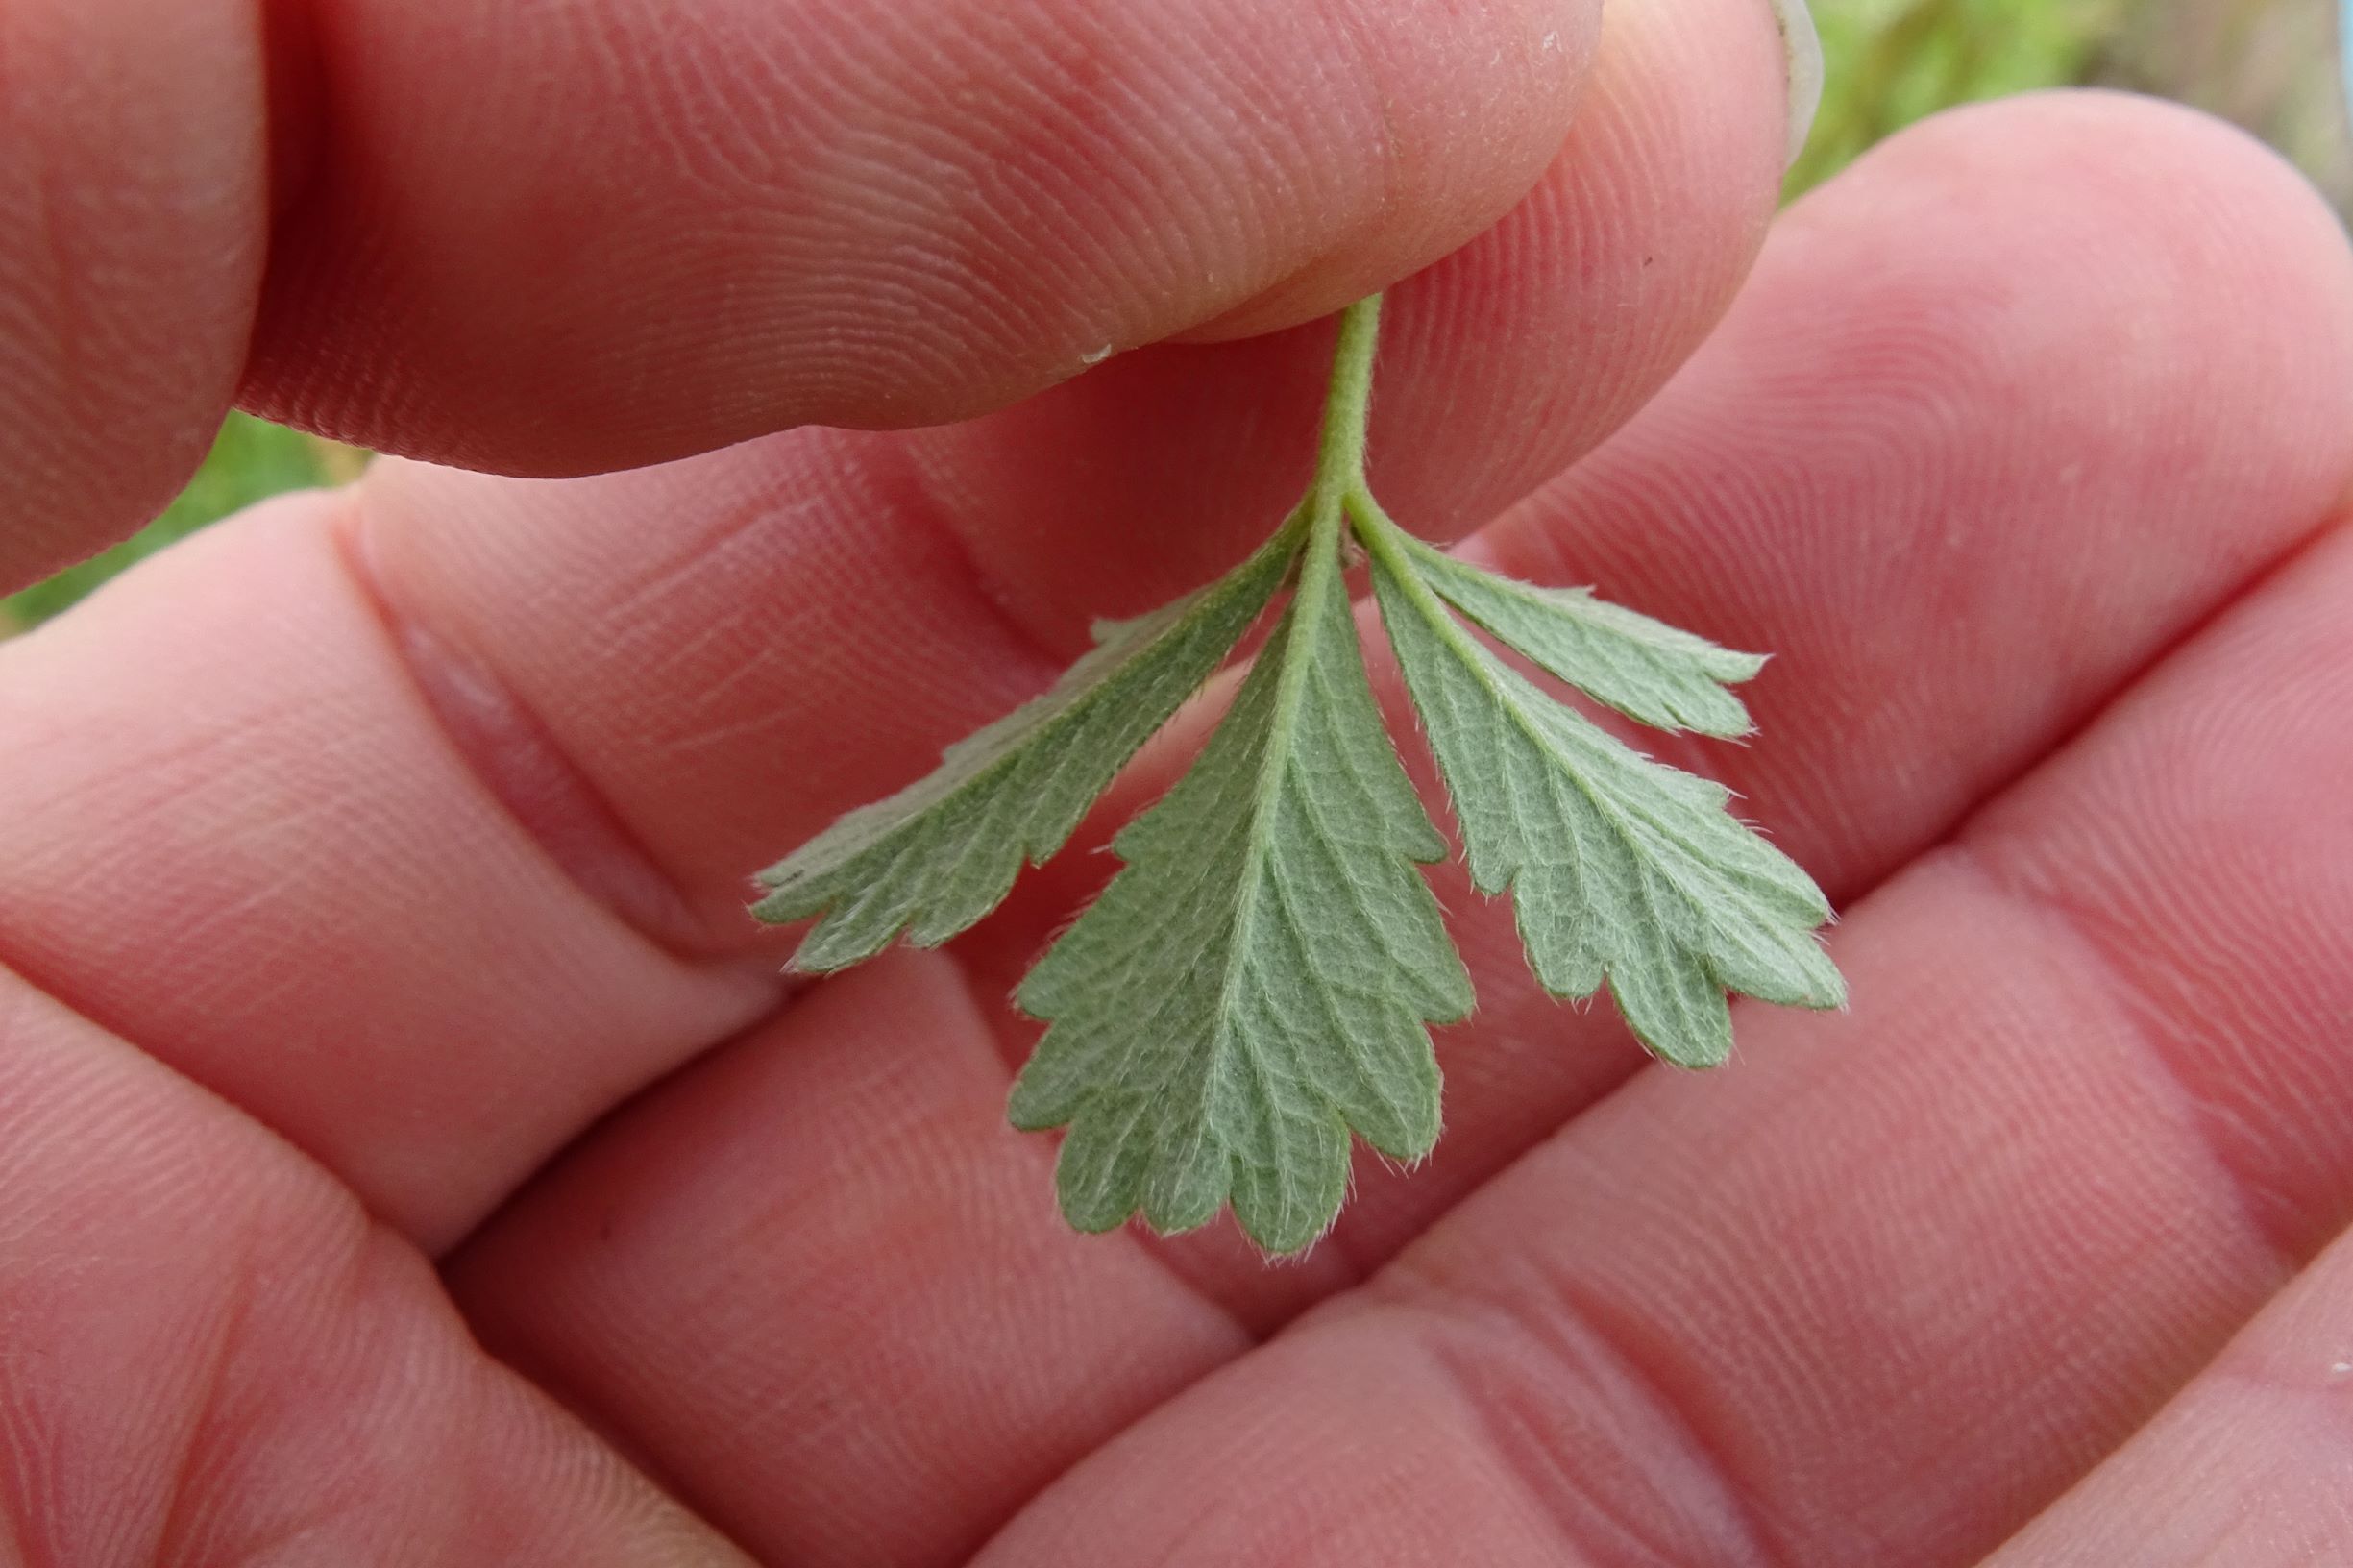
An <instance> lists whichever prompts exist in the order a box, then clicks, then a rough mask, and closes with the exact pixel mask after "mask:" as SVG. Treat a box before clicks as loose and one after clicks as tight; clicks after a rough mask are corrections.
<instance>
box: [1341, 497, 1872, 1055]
mask: <svg viewBox="0 0 2353 1568" xmlns="http://www.w3.org/2000/svg"><path fill="white" fill-rule="evenodd" d="M1354 518H1355V522H1356V530H1357V535H1358V537H1359V539H1360V541H1361V542H1362V544H1363V545H1364V548H1365V550H1366V552H1367V553H1368V554H1369V555H1370V556H1371V559H1372V569H1373V588H1374V594H1375V596H1376V597H1377V598H1378V600H1380V604H1381V616H1382V624H1383V625H1385V627H1386V628H1387V631H1388V636H1389V643H1390V646H1391V647H1392V648H1393V649H1395V650H1396V653H1397V659H1398V663H1399V665H1400V666H1401V667H1402V669H1403V670H1404V672H1405V676H1406V685H1407V688H1408V690H1409V692H1410V693H1411V694H1412V698H1413V705H1414V708H1415V710H1416V711H1417V712H1418V713H1419V714H1420V715H1421V719H1422V723H1423V724H1424V726H1425V727H1426V728H1427V730H1428V732H1429V736H1430V743H1431V748H1432V750H1433V751H1434V752H1435V753H1436V755H1437V760H1438V771H1439V772H1440V773H1441V774H1443V775H1444V777H1445V780H1446V787H1447V792H1448V794H1449V795H1451V796H1453V798H1454V805H1455V815H1456V819H1457V821H1458V823H1459V824H1460V827H1461V830H1462V838H1463V843H1464V845H1465V847H1466V848H1467V849H1468V851H1469V855H1470V867H1471V880H1472V882H1473V883H1474V885H1476V886H1477V887H1478V889H1479V891H1480V892H1482V893H1483V894H1487V895H1489V896H1495V895H1497V894H1502V893H1504V892H1505V891H1506V890H1507V889H1508V890H1509V892H1510V893H1511V896H1512V908H1513V914H1514V918H1515V919H1516V921H1517V923H1518V926H1519V931H1520V940H1521V942H1522V943H1523V944H1524V945H1525V946H1526V947H1527V949H1528V956H1529V961H1530V964H1531V966H1532V968H1534V970H1535V973H1536V978H1537V980H1538V981H1539V982H1540V983H1541V984H1542V985H1543V986H1544V988H1545V990H1547V991H1549V992H1553V993H1554V994H1556V995H1559V996H1567V997H1579V996H1588V995H1591V994H1592V993H1593V992H1595V991H1597V990H1599V989H1600V988H1601V986H1602V985H1603V984H1604V983H1605V982H1606V983H1607V984H1608V986H1609V990H1610V994H1611V996H1612V997H1613V998H1614V999H1615V1000H1616V1002H1617V1004H1618V1010H1619V1012H1620V1013H1621V1014H1622V1015H1623V1016H1624V1017H1625V1018H1626V1021H1627V1023H1628V1025H1629V1026H1630V1028H1631V1029H1632V1030H1633V1032H1634V1034H1635V1035H1636V1036H1637V1037H1638V1038H1639V1039H1640V1040H1641V1041H1642V1042H1643V1044H1644V1045H1646V1046H1648V1047H1649V1048H1650V1049H1651V1050H1652V1051H1654V1052H1655V1053H1656V1054H1658V1055H1659V1056H1661V1057H1664V1058H1665V1059H1666V1060H1668V1061H1670V1062H1673V1063H1675V1064H1677V1065H1679V1066H1691V1067H1699V1066H1716V1065H1718V1064H1720V1063H1722V1062H1723V1061H1724V1060H1725V1059H1726V1058H1727V1057H1728V1056H1729V1055H1730V1054H1731V1048H1732V1026H1731V1015H1730V1010H1729V1006H1728V1000H1727V997H1726V992H1728V991H1733V992H1743V993H1745V994H1748V995H1752V996H1756V997H1759V998H1761V999H1763V1000H1766V1001H1771V1002H1781V1003H1786V1004H1791V1005H1795V1006H1801V1007H1817V1008H1826V1007H1837V1006H1840V1005H1842V1004H1843V1003H1844V1002H1845V1000H1846V988H1845V985H1844V983H1843V982H1842V981H1841V980H1840V978H1839V975H1838V971H1837V969H1836V968H1834V967H1832V965H1831V963H1830V960H1829V957H1828V955H1827V954H1826V953H1825V952H1824V951H1823V950H1822V947H1821V944H1820V943H1818V942H1817V941H1816V940H1815V938H1814V931H1815V929H1816V927H1818V926H1820V925H1822V924H1823V923H1824V922H1825V921H1826V920H1827V919H1829V918H1830V909H1829V904H1828V902H1827V901H1826V899H1825V898H1824V897H1823V895H1822V893H1821V890H1819V889H1818V888H1816V887H1815V886H1814V883H1813V881H1812V879H1811V878H1809V877H1808V876H1807V875H1806V874H1805V872H1804V871H1802V870H1800V869H1799V868H1798V866H1797V865H1796V863H1794V862H1793V861H1791V860H1790V859H1789V858H1788V857H1787V856H1785V855H1783V854H1782V853H1781V852H1780V851H1779V850H1777V849H1776V848H1774V847H1773V846H1772V845H1769V844H1767V843H1766V842H1765V841H1764V840H1763V839H1762V838H1760V837H1758V836H1757V835H1756V834H1755V833H1754V832H1752V831H1751V830H1750V829H1749V828H1747V827H1746V826H1744V825H1743V824H1742V823H1741V822H1740V821H1738V820H1737V819H1735V818H1734V817H1732V816H1731V814H1730V813H1729V811H1728V809H1727V808H1728V804H1729V801H1730V796H1729V794H1728V792H1727V791H1726V790H1725V789H1724V788H1723V787H1722V786H1721V785H1718V784H1714V783H1711V782H1709V781H1708V780H1706V779H1703V778H1698V777H1695V776H1693V775H1692V774H1689V773H1685V772H1679V771H1678V770H1676V769H1673V768H1669V767H1667V766H1665V765H1663V764H1661V763H1657V762H1654V761H1651V760H1650V759H1648V758H1646V757H1643V756H1641V755H1640V754H1639V753H1637V752H1635V751H1633V750H1632V749H1630V747H1626V746H1625V745H1623V744H1621V743H1620V742H1618V741H1617V740H1615V739H1613V738H1612V737H1611V736H1610V735H1609V734H1608V733H1607V732H1605V730H1603V729H1602V728H1601V727H1600V726H1599V725H1597V724H1595V723H1592V722H1591V721H1589V720H1587V719H1585V718H1583V717H1582V716H1581V715H1580V714H1578V713H1577V712H1576V711H1575V710H1574V709H1572V708H1570V707H1568V706H1567V705H1565V704H1563V703H1561V702H1558V701H1556V700H1555V699H1554V698H1552V697H1550V696H1548V695H1547V694H1545V693H1544V692H1542V691H1540V690H1538V689H1537V687H1536V686H1535V685H1534V684H1533V683H1532V682H1531V681H1530V680H1529V679H1528V678H1527V677H1526V676H1524V675H1522V674H1519V672H1517V671H1516V670H1513V669H1512V668H1511V667H1510V666H1509V665H1507V664H1506V663H1505V662H1504V661H1503V660H1502V659H1501V658H1500V657H1498V656H1497V655H1496V654H1495V653H1494V652H1493V651H1492V650H1491V649H1488V648H1486V647H1485V646H1484V645H1483V644H1482V643H1481V642H1480V641H1479V640H1478V639H1477V638H1476V637H1474V636H1472V635H1471V633H1470V632H1469V630H1468V629H1466V628H1465V627H1464V626H1463V625H1461V624H1459V623H1458V622H1457V621H1456V620H1455V618H1454V616H1453V615H1452V614H1451V613H1450V612H1449V609H1448V607H1447V601H1449V600H1451V601H1453V602H1454V603H1456V604H1458V605H1461V606H1463V607H1464V608H1465V609H1466V610H1467V611H1469V612H1470V613H1472V614H1473V615H1474V616H1475V617H1476V618H1477V619H1478V620H1479V621H1480V622H1481V624H1482V625H1484V626H1486V628H1487V629H1488V630H1490V631H1491V632H1493V633H1495V634H1496V635H1497V636H1498V637H1499V638H1500V639H1502V640H1503V641H1505V642H1506V643H1507V645H1508V646H1510V647H1512V648H1513V649H1516V650H1518V651H1519V652H1521V653H1523V654H1525V655H1526V656H1528V657H1529V658H1530V659H1531V660H1532V661H1533V662H1535V663H1537V664H1539V665H1541V666H1543V667H1544V668H1545V669H1547V670H1548V671H1550V672H1551V673H1553V674H1556V675H1558V676H1559V677H1561V678H1562V679H1564V680H1566V681H1568V682H1570V683H1571V684H1573V685H1576V686H1578V687H1580V688H1581V689H1582V690H1584V691H1586V692H1587V693H1589V694H1590V695H1592V696H1594V697H1596V698H1601V699H1603V700H1605V701H1607V702H1608V703H1609V704H1610V705H1612V706H1615V707H1618V708H1620V709H1621V710H1622V711H1625V712H1628V713H1630V714H1633V715H1634V716H1636V717H1641V718H1650V719H1652V720H1653V722H1654V723H1655V722H1660V721H1662V720H1663V721H1666V722H1671V723H1681V724H1684V725H1686V726H1688V727H1693V728H1712V729H1716V730H1718V731H1719V732H1725V731H1736V730H1737V729H1739V728H1742V727H1745V723H1746V716H1745V714H1743V713H1741V712H1740V710H1739V707H1738V704H1737V703H1736V702H1731V699H1730V698H1729V695H1728V694H1723V696H1724V700H1725V701H1726V702H1728V703H1730V707H1729V708H1725V707H1721V706H1718V705H1715V704H1712V703H1709V702H1707V701H1704V700H1702V699H1700V698H1699V697H1698V695H1697V689H1698V687H1699V686H1701V685H1703V684H1705V683H1707V682H1710V681H1713V680H1718V679H1724V678H1732V673H1733V672H1736V671H1745V672H1746V673H1747V674H1754V673H1755V665H1756V663H1757V662H1759V661H1755V660H1753V658H1752V656H1750V655H1745V654H1728V653H1725V652H1724V651H1723V650H1722V649H1716V648H1714V647H1713V646H1712V645H1709V644H1706V643H1704V642H1703V641H1702V640H1700V639H1698V638H1694V637H1689V636H1688V635H1687V634H1685V633H1681V632H1677V631H1674V630H1673V629H1672V628H1669V627H1666V626H1662V625H1658V624H1657V623H1655V622H1652V621H1649V620H1647V619H1645V618H1644V617H1641V616H1638V615H1634V614H1633V613H1632V612H1630V611H1627V610H1622V609H1618V608H1616V607H1614V606H1595V605H1594V604H1593V602H1592V601H1591V600H1580V599H1578V598H1576V597H1574V596H1559V595H1553V596H1545V595H1543V594H1541V593H1540V591H1538V590H1534V589H1531V588H1528V587H1526V586H1525V585H1521V584H1512V583H1508V582H1507V581H1505V580H1504V579H1500V578H1487V579H1486V582H1485V583H1484V584H1483V585H1480V586H1473V585H1472V583H1473V574H1474V573H1475V571H1476V569H1474V568H1471V567H1468V566H1465V565H1463V564H1462V563H1460V562H1458V561H1453V560H1451V559H1449V558H1448V557H1445V556H1442V555H1438V554H1437V552H1436V551H1430V550H1428V549H1427V547H1416V546H1415V545H1414V544H1413V543H1412V542H1411V541H1410V540H1409V537H1408V536H1407V535H1406V534H1405V533H1404V531H1403V530H1402V529H1400V528H1398V527H1397V526H1396V525H1395V524H1394V523H1391V522H1390V521H1389V520H1388V519H1387V518H1386V517H1385V516H1383V515H1382V514H1381V513H1380V511H1379V509H1378V508H1377V507H1374V506H1371V505H1370V504H1369V502H1367V503H1365V504H1363V505H1360V506H1359V507H1356V508H1354ZM1482 576H1483V575H1482ZM1597 607H1598V608H1600V609H1602V610H1604V611H1605V612H1606V613H1605V615H1602V616H1599V617H1597V616H1595V615H1594V614H1593V613H1592V611H1593V609H1594V608H1597ZM1505 608H1507V609H1508V611H1509V613H1508V614H1504V613H1498V611H1499V610H1501V609H1505ZM1718 672H1723V674H1718Z"/></svg>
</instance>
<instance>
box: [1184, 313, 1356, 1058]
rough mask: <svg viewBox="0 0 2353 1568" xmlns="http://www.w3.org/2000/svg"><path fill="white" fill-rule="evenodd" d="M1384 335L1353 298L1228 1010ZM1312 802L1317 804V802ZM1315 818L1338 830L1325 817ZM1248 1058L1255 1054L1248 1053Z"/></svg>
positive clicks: (1256, 814) (1224, 1003) (1274, 722)
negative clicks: (1376, 358)
mask: <svg viewBox="0 0 2353 1568" xmlns="http://www.w3.org/2000/svg"><path fill="white" fill-rule="evenodd" d="M1380 338H1381V296H1380V295H1378V294H1376V295H1374V296H1373V297H1372V298H1371V299H1369V300H1366V301H1362V302H1360V303H1359V304H1357V305H1355V306H1351V307H1350V308H1349V309H1348V310H1347V311H1345V312H1344V313H1342V315H1341V316H1340V330H1339V342H1338V345H1337V346H1336V349H1335V351H1334V354H1333V368H1332V383H1331V393H1330V395H1329V397H1327V399H1326V400H1325V404H1324V420H1323V431H1322V437H1321V440H1320V441H1319V443H1318V445H1317V450H1316V460H1315V481H1314V486H1313V488H1312V489H1311V491H1310V494H1311V496H1313V498H1314V502H1313V512H1312V515H1311V517H1310V519H1309V522H1308V541H1307V547H1306V549H1305V551H1304V552H1303V553H1302V555H1301V558H1300V565H1299V579H1298V582H1297V585H1296V586H1295V587H1294V588H1293V589H1292V591H1291V602H1290V605H1289V608H1288V609H1287V612H1286V614H1285V617H1284V619H1285V622H1286V624H1287V635H1288V643H1287V646H1286V648H1285V649H1284V658H1283V672H1282V674H1280V675H1278V676H1277V677H1276V679H1275V699H1274V712H1273V714H1272V715H1271V717H1270V718H1269V720H1268V740H1267V745H1266V756H1265V758H1264V759H1263V760H1262V765H1261V767H1260V769H1259V777H1258V789H1257V791H1256V792H1255V794H1254V797H1253V798H1252V800H1251V810H1250V839H1249V847H1248V851H1247V857H1246V859H1245V860H1244V862H1243V864H1244V865H1245V866H1246V867H1249V868H1250V869H1251V874H1248V875H1246V876H1244V878H1243V883H1244V892H1243V894H1242V897H1241V903H1240V907H1238V909H1237V910H1236V911H1235V926H1234V936H1235V944H1234V947H1235V952H1236V954H1237V955H1241V954H1246V953H1249V952H1250V951H1252V947H1251V943H1250V936H1251V933H1252V932H1253V931H1255V930H1256V929H1257V925H1256V920H1257V915H1258V902H1259V885H1260V884H1261V883H1262V882H1263V881H1265V880H1266V878H1265V877H1264V876H1262V875H1261V874H1258V871H1259V868H1261V867H1262V866H1263V865H1264V862H1265V857H1266V855H1267V852H1268V848H1269V841H1270V840H1271V838H1272V835H1273V823H1274V820H1275V810H1274V808H1275V802H1276V800H1277V799H1278V798H1279V797H1280V796H1281V795H1282V790H1283V779H1284V775H1285V774H1286V773H1287V772H1288V771H1289V769H1290V766H1291V758H1292V754H1293V752H1294V750H1295V748H1296V747H1295V742H1296V738H1297V734H1298V728H1299V710H1300V707H1301V706H1302V703H1303V699H1304V697H1305V694H1306V691H1307V681H1308V674H1309V672H1310V671H1311V669H1312V668H1313V667H1314V664H1315V660H1314V659H1313V658H1312V657H1310V656H1309V655H1310V653H1311V647H1312V643H1313V641H1314V639H1316V638H1318V637H1320V636H1321V635H1322V629H1323V622H1322V615H1321V612H1322V611H1323V608H1324V601H1325V599H1326V597H1327V596H1329V595H1330V594H1332V593H1333V592H1335V591H1336V588H1337V586H1338V582H1339V567H1340V529H1341V525H1342V521H1343V514H1344V512H1345V509H1346V507H1347V504H1348V498H1349V497H1351V496H1352V495H1354V494H1355V493H1357V492H1358V491H1360V490H1361V489H1362V487H1363V483H1364V447H1365V441H1366V434H1367V430H1366V426H1367V422H1368V419H1369V414H1370V409H1371V405H1372V389H1373V353H1374V350H1375V349H1376V348H1377V347H1378V346H1379V343H1380ZM1309 809H1311V810H1312V807H1311V808H1309ZM1316 826H1317V828H1318V830H1319V831H1324V833H1325V837H1326V839H1327V840H1330V838H1331V835H1330V833H1329V831H1328V830H1326V829H1325V827H1324V824H1323V822H1322V821H1321V820H1320V819H1318V820H1317V822H1316ZM1291 926H1292V930H1293V931H1294V932H1299V933H1300V937H1299V940H1300V941H1301V943H1302V944H1303V945H1304V943H1305V942H1306V937H1305V935H1304V932H1302V931H1301V927H1300V925H1299V922H1298V921H1297V920H1296V919H1294V920H1293V921H1292V922H1291ZM1244 968H1245V966H1244V964H1243V963H1242V962H1240V960H1239V957H1237V961H1236V962H1234V963H1231V964H1228V965H1227V966H1226V972H1225V975H1224V977H1223V979H1222V980H1221V981H1220V983H1219V988H1218V1007H1219V1012H1220V1014H1221V1016H1223V1017H1227V1018H1231V1017H1234V1014H1235V1007H1236V1004H1237V1002H1238V1000H1239V997H1238V991H1239V987H1240V979H1241V975H1242V972H1243V969H1244ZM1232 1049H1233V1042H1232V1032H1231V1031H1230V1030H1227V1029H1221V1030H1219V1032H1218V1036H1217V1051H1218V1060H1219V1062H1220V1063H1221V1064H1222V1062H1223V1061H1224V1059H1225V1058H1226V1057H1227V1056H1228V1055H1230V1054H1231V1052H1232ZM1243 1054H1244V1055H1245V1056H1247V1055H1248V1054H1249V1053H1247V1052H1244V1053H1243ZM1256 1066H1257V1065H1256V1064H1255V1063H1253V1064H1252V1067H1253V1077H1254V1082H1253V1085H1252V1091H1253V1092H1254V1093H1257V1094H1259V1095H1260V1097H1261V1099H1262V1101H1267V1100H1269V1096H1267V1095H1266V1093H1265V1089H1264V1085H1263V1084H1262V1082H1257V1081H1255V1080H1256V1079H1257V1077H1258V1074H1257V1072H1256Z"/></svg>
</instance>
